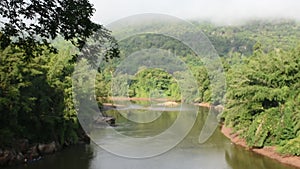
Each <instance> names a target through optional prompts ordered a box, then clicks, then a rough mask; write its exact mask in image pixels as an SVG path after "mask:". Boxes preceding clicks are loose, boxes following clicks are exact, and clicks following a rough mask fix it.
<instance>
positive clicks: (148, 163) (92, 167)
mask: <svg viewBox="0 0 300 169" xmlns="http://www.w3.org/2000/svg"><path fill="white" fill-rule="evenodd" d="M163 110H166V109H163ZM122 111H123V112H125V113H123V115H124V114H125V115H124V116H133V117H135V119H141V120H144V119H145V113H154V114H153V115H152V116H153V119H155V120H154V121H153V122H149V123H134V122H132V121H130V120H128V117H126V118H125V117H124V116H123V115H121V114H120V113H119V112H118V111H115V110H110V111H108V112H107V114H108V115H110V116H114V117H116V119H117V120H116V123H117V126H116V127H115V130H117V131H118V132H119V133H122V134H124V135H127V136H130V137H137V138H138V137H151V136H154V135H157V134H159V133H161V132H163V131H164V130H166V129H168V128H169V127H170V126H171V125H172V124H173V122H174V121H175V120H176V118H177V117H178V111H176V110H175V109H169V110H167V111H163V112H162V111H151V112H149V111H146V110H132V111H131V110H130V109H127V110H122ZM122 111H121V110H120V112H122ZM161 112H162V113H161ZM182 113H184V112H182ZM158 114H159V115H160V116H159V117H158V116H157V115H158ZM207 115H208V109H206V108H199V111H198V116H197V119H196V122H195V124H194V125H193V127H192V129H191V131H190V132H189V133H188V135H187V136H186V137H185V138H184V140H182V141H181V142H180V143H179V144H178V145H177V146H175V147H174V148H172V149H171V150H170V151H167V152H165V153H163V154H160V155H158V156H154V157H151V158H145V159H132V158H125V157H120V156H117V155H114V154H112V153H109V152H107V151H105V150H103V149H101V148H100V147H99V146H97V145H96V144H95V143H93V144H91V145H85V146H84V145H82V146H75V147H71V148H68V149H66V150H64V151H62V152H59V153H56V154H54V155H51V156H47V157H46V158H44V159H43V160H41V161H38V162H35V163H32V164H30V165H22V166H18V167H12V169H21V168H28V169H295V168H293V167H289V166H286V165H282V164H280V163H278V162H276V161H273V160H271V159H268V158H266V157H263V156H261V155H257V154H255V153H252V152H249V151H246V150H244V149H243V148H240V147H238V146H235V145H233V144H231V143H230V141H229V140H228V139H227V138H226V137H224V136H223V135H222V134H221V133H220V130H219V128H218V129H217V130H215V132H214V133H213V135H212V136H211V137H210V138H209V140H208V141H207V142H205V143H204V144H200V143H199V141H198V139H199V134H200V132H201V129H202V127H203V124H204V122H205V120H206V117H207ZM186 116H189V114H188V113H187V115H186ZM157 117H158V118H157ZM106 130H107V127H99V128H97V129H96V131H93V132H92V135H94V136H93V137H94V138H95V140H94V141H95V142H96V143H99V144H106V143H107V144H111V145H113V143H114V142H117V141H118V140H117V138H116V139H114V135H110V134H108V133H107V132H106ZM100 138H102V139H100ZM103 138H105V139H103ZM108 141H110V143H108ZM138 148H139V147H138V146H137V147H136V149H138ZM153 148H159V147H153ZM135 151H136V150H135Z"/></svg>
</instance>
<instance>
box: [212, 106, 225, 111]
mask: <svg viewBox="0 0 300 169" xmlns="http://www.w3.org/2000/svg"><path fill="white" fill-rule="evenodd" d="M214 109H215V110H217V111H218V112H219V113H220V112H222V111H223V110H224V106H222V105H217V106H214Z"/></svg>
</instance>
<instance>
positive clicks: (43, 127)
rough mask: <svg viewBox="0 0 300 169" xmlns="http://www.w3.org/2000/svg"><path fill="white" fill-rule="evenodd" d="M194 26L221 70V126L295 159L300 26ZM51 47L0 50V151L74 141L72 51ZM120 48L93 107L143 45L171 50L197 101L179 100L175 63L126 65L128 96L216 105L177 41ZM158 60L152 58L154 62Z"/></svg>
mask: <svg viewBox="0 0 300 169" xmlns="http://www.w3.org/2000/svg"><path fill="white" fill-rule="evenodd" d="M193 23H194V24H195V25H196V26H197V27H198V28H199V29H200V30H202V31H203V32H204V33H205V34H206V35H207V36H208V38H209V39H210V40H211V42H212V44H213V45H214V46H215V48H216V50H217V52H218V53H219V55H220V56H221V59H222V62H223V66H224V69H225V71H226V81H227V89H226V92H227V93H226V96H227V98H226V104H225V106H226V109H225V112H224V113H223V114H222V116H221V119H223V120H224V121H225V124H226V125H228V126H230V127H232V128H233V129H234V130H235V131H236V132H238V133H239V134H240V135H241V136H243V137H244V138H245V139H246V140H247V143H248V145H249V146H252V147H263V146H266V145H276V146H278V150H279V151H280V152H282V153H286V154H292V155H300V112H299V111H300V109H299V108H298V107H299V103H300V95H299V92H300V91H299V84H300V83H299V82H300V79H299V78H300V73H299V72H300V71H299V64H300V60H299V59H300V48H299V39H298V37H300V24H299V23H297V22H294V21H284V20H281V21H276V22H274V21H252V22H248V23H247V24H245V25H240V26H216V25H213V24H211V23H208V22H193ZM183 33H184V32H183ZM2 43H3V42H2ZM53 43H54V45H55V46H57V48H58V51H59V52H58V53H57V54H55V53H51V52H50V51H49V50H48V49H47V50H43V52H42V54H40V55H38V56H36V57H33V58H31V59H28V58H27V57H26V54H24V50H21V49H19V48H18V47H16V46H14V47H12V46H8V47H6V48H5V49H2V50H1V51H0V75H1V79H0V80H1V81H0V89H1V90H0V112H1V114H0V145H1V147H5V146H11V142H12V140H15V139H20V138H27V139H29V140H30V141H31V142H47V141H49V140H56V141H59V142H60V143H64V142H66V141H67V142H76V141H78V137H79V136H80V133H78V131H80V130H78V129H79V128H80V124H79V123H78V119H77V112H76V109H74V103H73V98H72V83H71V75H72V73H73V69H74V66H75V63H74V62H73V59H74V58H73V56H74V53H75V50H76V49H75V48H74V46H72V45H71V44H70V43H67V42H65V41H63V40H62V39H56V40H55V41H54V42H53ZM136 44H139V45H138V48H136V46H137V45H136ZM119 47H120V48H119V49H120V58H108V59H107V60H105V61H103V62H101V63H100V66H99V69H98V74H97V76H96V83H95V89H96V95H97V98H98V101H99V105H101V103H102V102H105V101H107V100H106V99H107V98H108V97H110V96H112V95H113V93H112V90H111V89H112V86H111V84H112V80H113V79H114V75H115V74H114V71H115V70H118V65H119V64H120V63H121V62H122V59H124V58H125V56H127V55H128V54H131V53H134V52H136V51H139V50H140V49H148V48H160V49H164V50H166V51H168V50H169V51H170V52H172V53H175V54H176V56H177V57H178V58H179V59H180V60H181V61H182V62H184V63H185V64H186V65H187V67H188V68H189V70H190V71H191V73H192V74H193V76H194V77H195V79H196V81H197V83H198V84H197V85H194V86H188V85H187V86H186V88H188V89H190V90H191V92H192V93H195V96H193V97H191V98H182V96H181V95H180V92H182V91H180V86H178V81H176V77H175V76H171V75H170V74H169V73H170V72H171V73H174V74H175V75H178V77H184V76H186V74H185V73H184V72H183V71H182V66H181V65H180V64H175V63H174V64H173V63H172V62H169V61H168V60H165V62H168V63H170V64H172V66H171V68H169V69H168V71H165V70H164V69H163V68H164V67H163V64H162V65H161V67H160V68H159V69H155V68H151V67H147V65H146V63H143V64H145V65H146V66H144V67H139V66H129V67H127V68H126V70H128V72H127V75H128V76H126V77H124V78H127V79H128V80H129V81H130V86H128V89H129V92H128V93H127V95H126V96H128V97H147V96H149V94H150V95H153V96H154V97H159V96H160V97H164V98H167V99H171V100H176V101H180V100H182V101H185V100H190V101H192V102H209V103H212V104H219V103H221V99H222V98H212V86H211V82H210V80H209V77H208V72H207V70H206V68H205V66H204V65H203V63H202V62H201V60H199V58H197V56H196V55H195V53H193V51H191V50H190V49H189V48H188V47H187V46H185V45H182V44H181V43H180V42H179V41H178V40H176V39H172V38H169V37H166V36H161V35H152V36H150V35H148V34H147V35H146V34H144V35H138V36H135V37H131V38H129V39H125V40H122V41H121V42H119ZM163 56H164V57H168V56H165V55H163ZM144 57H145V58H146V57H147V55H144ZM145 58H144V59H143V58H141V61H142V60H145ZM163 59H165V58H162V57H160V56H158V57H156V58H155V59H154V60H152V61H155V62H156V61H157V63H159V62H160V61H162V60H163ZM162 63H164V62H162ZM130 64H131V65H138V64H137V62H131V63H130ZM149 66H150V65H149ZM135 72H136V73H135ZM134 73H135V74H134ZM197 90H198V92H196V91H197ZM151 91H152V93H151ZM149 92H150V93H149ZM155 92H156V93H155Z"/></svg>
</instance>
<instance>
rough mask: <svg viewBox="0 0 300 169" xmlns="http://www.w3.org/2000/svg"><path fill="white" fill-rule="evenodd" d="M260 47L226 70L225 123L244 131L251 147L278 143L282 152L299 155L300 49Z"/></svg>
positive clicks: (256, 46)
mask: <svg viewBox="0 0 300 169" xmlns="http://www.w3.org/2000/svg"><path fill="white" fill-rule="evenodd" d="M260 47H261V45H260V44H258V45H255V46H254V48H255V49H254V53H253V56H251V57H249V58H246V59H244V60H243V61H244V63H240V64H236V65H234V66H232V67H231V68H230V69H229V71H228V73H227V75H228V76H227V79H228V82H229V89H228V91H227V92H228V93H227V96H228V97H227V99H228V100H227V105H226V108H227V109H226V112H225V113H224V114H223V117H224V118H225V124H226V125H229V126H231V127H233V128H234V129H235V130H236V131H239V132H240V133H242V136H243V137H244V138H245V139H246V141H247V144H248V145H249V146H252V147H263V146H265V145H278V146H279V147H280V148H279V150H280V152H282V153H289V154H293V155H297V154H299V149H298V147H299V142H298V141H297V140H299V139H298V138H297V137H298V136H299V130H300V129H299V121H300V118H299V111H298V106H297V105H298V103H299V102H298V100H299V88H298V86H299V80H300V74H299V63H300V60H299V58H300V57H299V56H300V55H299V53H300V52H299V51H300V48H295V49H294V50H291V51H289V52H279V51H276V50H275V51H273V52H270V53H267V54H266V53H264V52H262V51H260V49H261V48H260ZM287 146H289V148H288V149H285V150H286V151H285V150H283V148H286V147H287Z"/></svg>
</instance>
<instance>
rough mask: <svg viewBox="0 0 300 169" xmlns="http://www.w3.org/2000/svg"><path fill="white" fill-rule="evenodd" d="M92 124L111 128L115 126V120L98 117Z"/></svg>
mask: <svg viewBox="0 0 300 169" xmlns="http://www.w3.org/2000/svg"><path fill="white" fill-rule="evenodd" d="M94 123H95V124H97V125H105V124H109V125H111V126H113V125H115V124H116V118H114V117H103V116H99V117H98V118H97V119H96V120H94Z"/></svg>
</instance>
